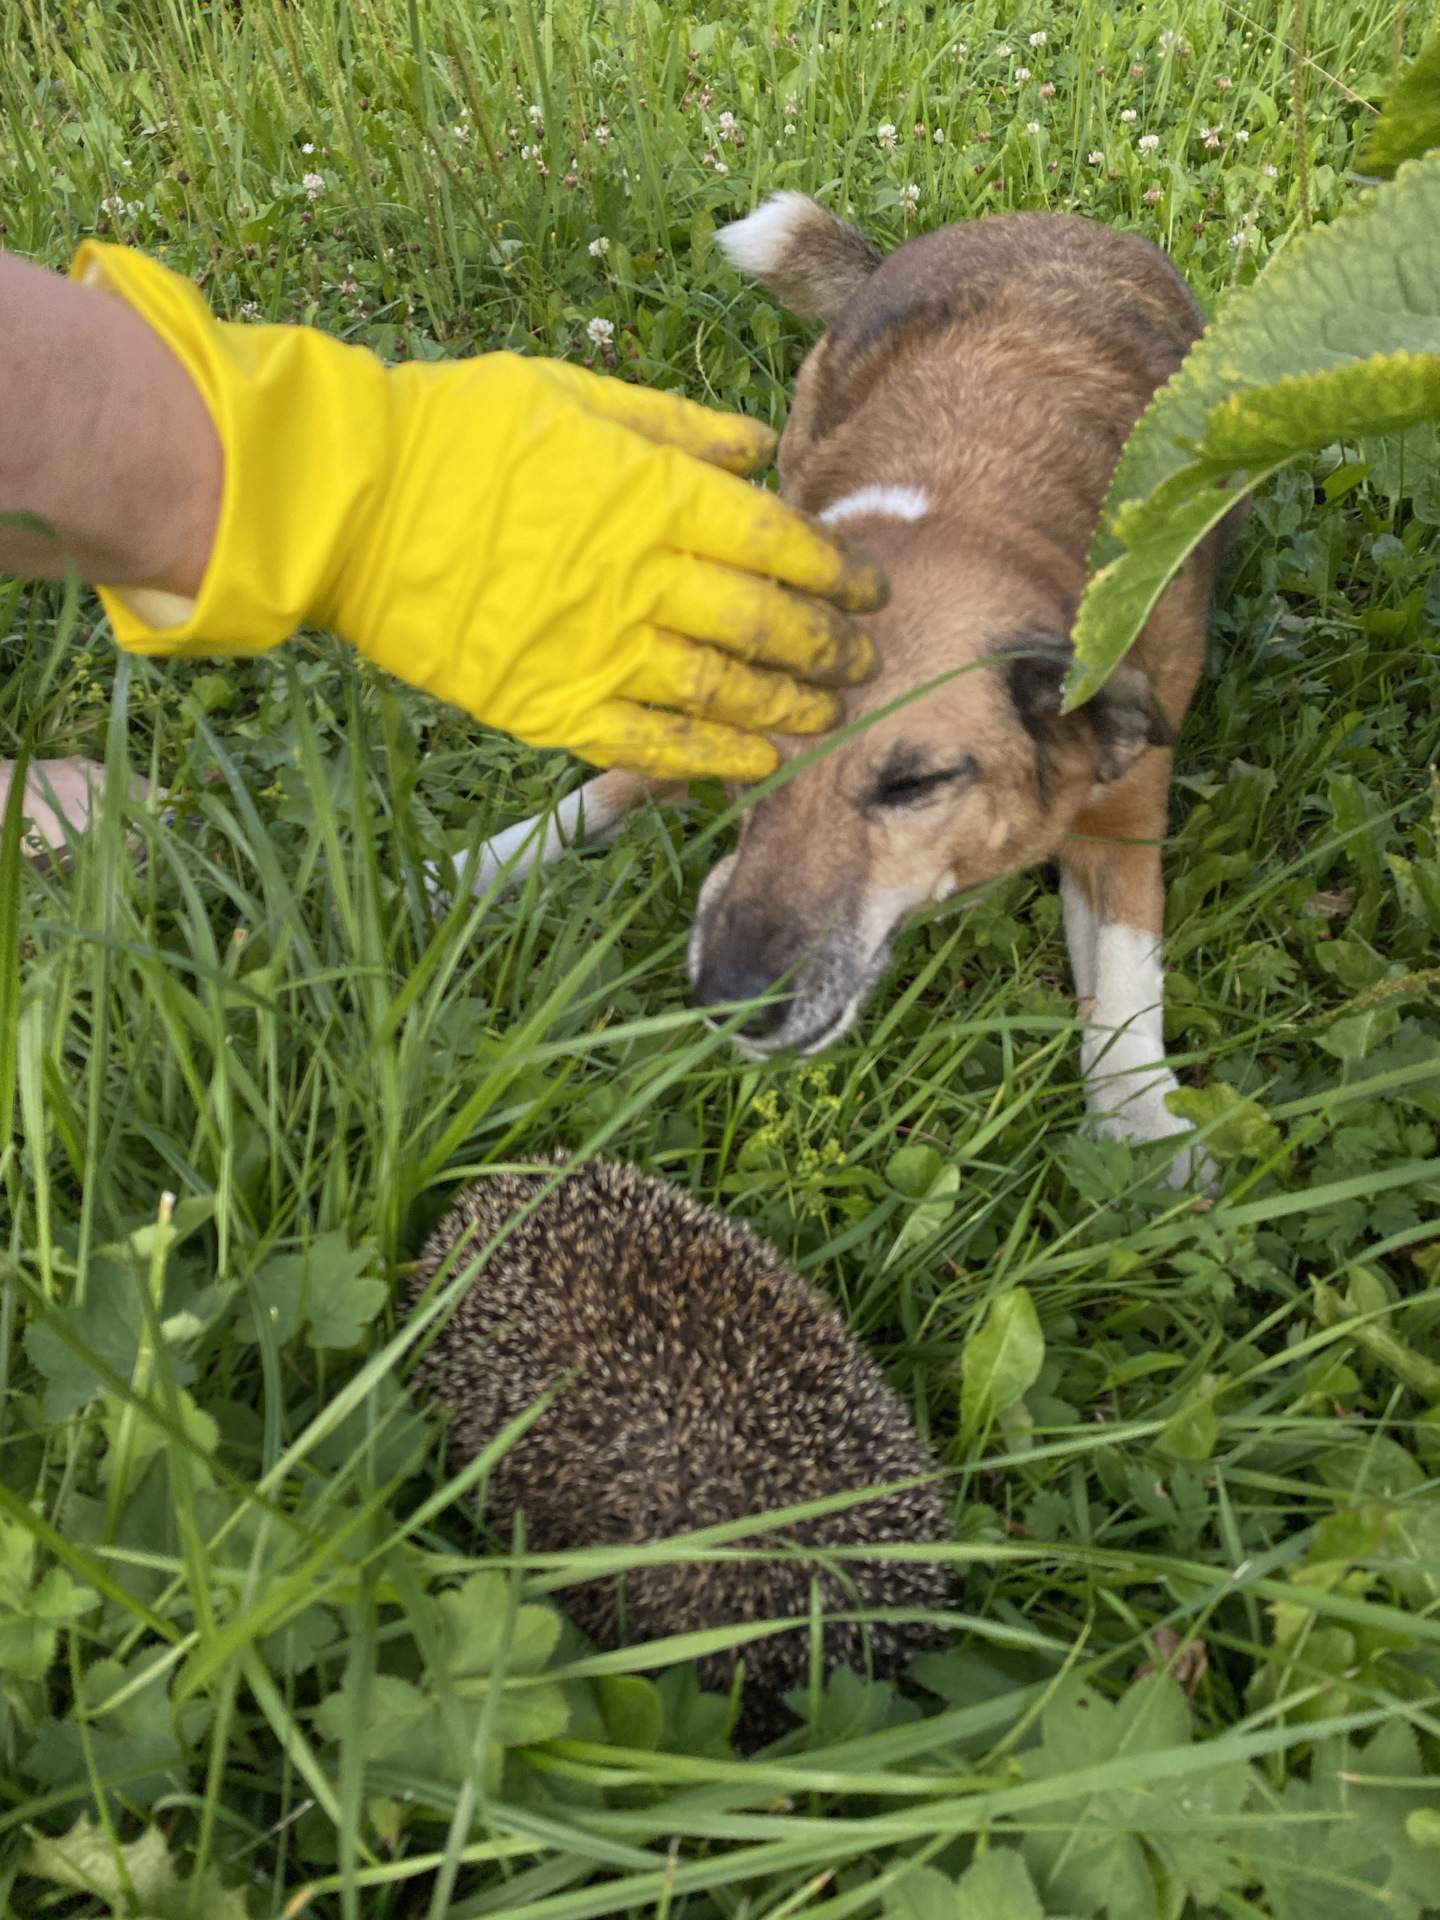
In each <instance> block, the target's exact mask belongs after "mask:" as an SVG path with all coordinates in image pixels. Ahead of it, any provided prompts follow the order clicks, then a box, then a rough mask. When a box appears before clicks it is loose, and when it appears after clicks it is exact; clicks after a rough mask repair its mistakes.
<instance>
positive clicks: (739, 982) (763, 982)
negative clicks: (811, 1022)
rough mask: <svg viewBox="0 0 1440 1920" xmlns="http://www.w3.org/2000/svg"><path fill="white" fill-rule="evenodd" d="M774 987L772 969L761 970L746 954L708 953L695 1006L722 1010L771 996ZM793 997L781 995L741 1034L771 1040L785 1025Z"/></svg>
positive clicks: (756, 1014)
mask: <svg viewBox="0 0 1440 1920" xmlns="http://www.w3.org/2000/svg"><path fill="white" fill-rule="evenodd" d="M774 984H775V976H774V975H773V974H772V973H770V972H769V971H768V969H766V968H764V967H757V966H756V965H755V964H754V963H753V962H752V961H747V960H746V959H745V958H744V956H743V955H740V954H726V953H716V954H709V953H707V954H706V955H705V958H704V959H703V960H702V961H701V964H700V974H699V978H698V979H697V980H696V982H695V1004H696V1006H697V1007H718V1006H724V1005H725V1004H726V1003H727V1002H729V1001H732V1000H758V999H759V998H760V996H761V995H762V994H765V993H769V991H770V989H771V988H772V987H773V986H774ZM793 997H794V996H793V995H792V994H788V993H786V994H777V995H776V996H775V998H774V999H773V1000H771V1001H770V1002H769V1003H768V1004H767V1005H766V1006H763V1007H757V1008H756V1009H755V1011H754V1013H752V1014H751V1016H750V1018H749V1019H748V1020H747V1021H746V1022H745V1024H744V1026H743V1027H741V1028H740V1032H741V1033H742V1034H743V1035H744V1036H745V1038H746V1039H747V1040H766V1039H768V1038H769V1037H770V1035H771V1034H772V1033H775V1032H777V1031H778V1030H779V1029H780V1028H781V1027H783V1026H784V1024H785V1015H786V1013H787V1012H788V1011H789V1007H790V1002H791V1000H792V999H793Z"/></svg>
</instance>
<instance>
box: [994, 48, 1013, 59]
mask: <svg viewBox="0 0 1440 1920" xmlns="http://www.w3.org/2000/svg"><path fill="white" fill-rule="evenodd" d="M1014 51H1015V49H1014V48H1013V47H996V49H995V55H996V58H997V59H999V60H1008V59H1009V58H1010V55H1011V54H1012V53H1013V52H1014Z"/></svg>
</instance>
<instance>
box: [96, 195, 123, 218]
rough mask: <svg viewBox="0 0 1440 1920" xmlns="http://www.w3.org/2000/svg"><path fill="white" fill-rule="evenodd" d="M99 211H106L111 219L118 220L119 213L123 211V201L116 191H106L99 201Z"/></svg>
mask: <svg viewBox="0 0 1440 1920" xmlns="http://www.w3.org/2000/svg"><path fill="white" fill-rule="evenodd" d="M100 211H101V212H102V213H108V214H109V215H110V217H111V219H112V220H118V219H119V217H120V215H121V214H122V213H123V212H124V211H125V202H124V201H123V200H122V199H121V198H120V196H119V194H118V193H107V194H106V196H105V198H104V199H103V200H102V201H101V202H100Z"/></svg>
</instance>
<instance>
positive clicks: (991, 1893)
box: [955, 1847, 1045, 1920]
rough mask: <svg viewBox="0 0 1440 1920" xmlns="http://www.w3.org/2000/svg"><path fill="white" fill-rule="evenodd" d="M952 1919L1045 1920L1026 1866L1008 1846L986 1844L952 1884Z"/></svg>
mask: <svg viewBox="0 0 1440 1920" xmlns="http://www.w3.org/2000/svg"><path fill="white" fill-rule="evenodd" d="M955 1920H1045V1909H1044V1908H1043V1907H1042V1906H1041V1904H1040V1896H1039V1894H1037V1893H1036V1891H1035V1882H1034V1881H1033V1880H1032V1879H1031V1878H1030V1869H1029V1868H1028V1867H1027V1866H1026V1865H1025V1862H1024V1860H1023V1859H1022V1858H1021V1856H1020V1855H1019V1854H1018V1853H1015V1852H1013V1851H1012V1850H1011V1849H1010V1848H1009V1847H987V1848H986V1850H985V1852H984V1853H982V1854H981V1855H980V1857H979V1858H978V1859H977V1860H972V1861H971V1862H970V1865H969V1866H968V1867H967V1868H966V1869H965V1871H964V1873H962V1874H961V1876H960V1878H959V1880H958V1881H957V1882H956V1883H955Z"/></svg>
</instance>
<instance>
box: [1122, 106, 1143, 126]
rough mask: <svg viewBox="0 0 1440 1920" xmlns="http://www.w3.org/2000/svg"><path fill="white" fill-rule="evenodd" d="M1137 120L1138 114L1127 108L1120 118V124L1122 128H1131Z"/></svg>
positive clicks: (1131, 108)
mask: <svg viewBox="0 0 1440 1920" xmlns="http://www.w3.org/2000/svg"><path fill="white" fill-rule="evenodd" d="M1139 118H1140V116H1139V114H1138V113H1136V111H1135V109H1134V108H1133V107H1127V108H1126V109H1125V111H1124V113H1122V114H1121V116H1120V124H1121V126H1122V127H1133V126H1134V124H1135V122H1136V121H1137V120H1138V119H1139Z"/></svg>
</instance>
